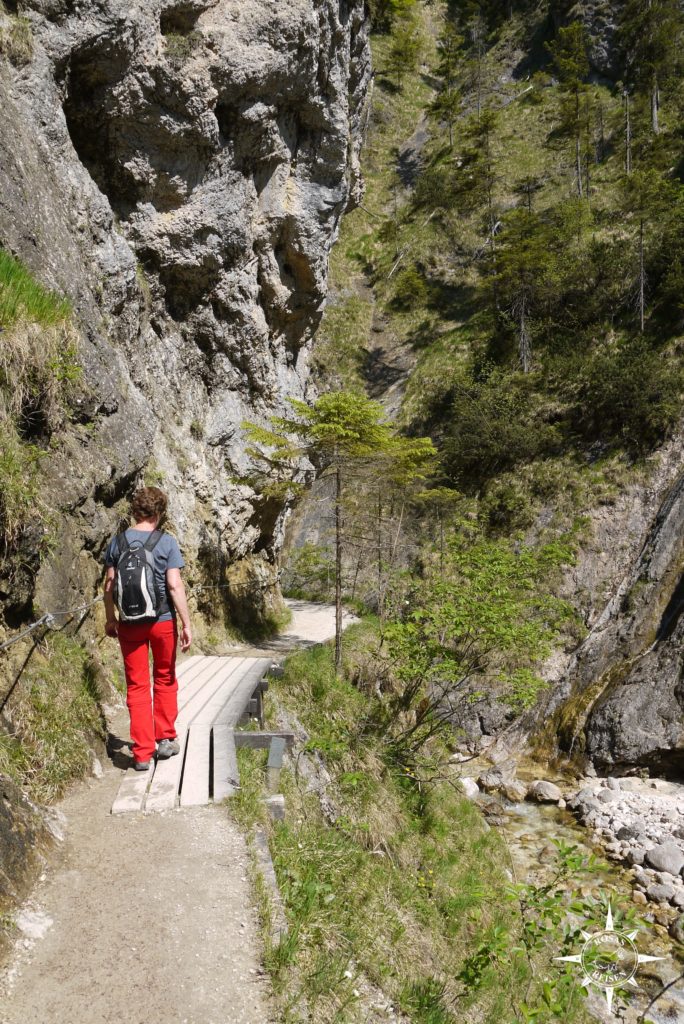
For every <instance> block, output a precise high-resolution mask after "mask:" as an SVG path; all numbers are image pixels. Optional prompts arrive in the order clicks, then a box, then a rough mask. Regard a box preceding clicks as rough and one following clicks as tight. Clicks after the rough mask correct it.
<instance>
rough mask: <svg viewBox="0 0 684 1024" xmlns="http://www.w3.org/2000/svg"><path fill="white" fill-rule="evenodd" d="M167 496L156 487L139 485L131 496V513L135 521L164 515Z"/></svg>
mask: <svg viewBox="0 0 684 1024" xmlns="http://www.w3.org/2000/svg"><path fill="white" fill-rule="evenodd" d="M167 505H168V498H167V497H166V495H165V494H164V492H163V491H160V490H159V488H158V487H140V488H139V489H138V490H137V491H136V492H135V494H134V495H133V497H132V498H131V515H132V516H133V518H134V520H135V521H136V522H140V520H141V519H158V520H159V521H160V522H161V520H162V519H163V518H164V516H165V515H166V506H167Z"/></svg>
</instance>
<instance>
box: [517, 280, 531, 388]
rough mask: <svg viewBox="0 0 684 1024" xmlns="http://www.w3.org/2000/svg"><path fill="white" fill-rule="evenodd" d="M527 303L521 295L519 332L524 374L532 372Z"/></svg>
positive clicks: (521, 363) (521, 362)
mask: <svg viewBox="0 0 684 1024" xmlns="http://www.w3.org/2000/svg"><path fill="white" fill-rule="evenodd" d="M526 307H527V303H526V300H525V295H524V293H523V295H521V297H520V302H519V307H518V308H519V317H520V319H519V331H518V345H519V354H520V365H521V367H522V372H523V373H529V372H530V362H531V358H530V335H529V332H528V330H527V318H526V313H527V308H526Z"/></svg>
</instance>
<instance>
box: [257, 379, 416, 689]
mask: <svg viewBox="0 0 684 1024" xmlns="http://www.w3.org/2000/svg"><path fill="white" fill-rule="evenodd" d="M290 404H291V405H292V408H293V411H294V413H295V416H294V418H287V417H282V416H274V417H271V428H270V429H269V428H265V427H262V426H259V425H258V424H255V423H249V422H245V423H243V424H242V426H243V429H245V431H246V432H247V435H248V437H249V438H250V440H251V441H253V442H255V443H256V445H257V446H258V447H251V448H250V449H248V454H249V455H251V456H252V457H253V458H254V459H256V460H257V461H259V462H266V464H267V465H268V466H269V468H270V470H271V471H272V472H273V473H274V474H275V475H277V476H279V477H280V478H281V479H282V478H283V477H285V478H287V477H288V476H289V477H290V478H293V477H294V476H295V475H296V473H297V467H298V463H299V462H300V461H301V459H302V458H303V457H306V458H308V459H310V460H311V461H312V462H313V463H314V464H315V465H316V466H317V467H318V468H320V470H321V473H322V475H328V476H332V478H333V480H334V498H333V507H334V519H335V671H336V672H337V673H339V672H340V670H341V666H342V563H343V552H344V545H345V522H344V516H345V489H346V486H347V483H348V482H349V481H350V480H351V479H352V478H354V476H355V475H356V474H358V472H359V471H360V470H361V469H366V470H367V469H368V468H369V467H372V466H375V467H376V471H377V472H378V474H380V473H382V472H384V473H385V474H387V473H388V471H389V472H392V473H398V474H400V476H401V474H404V475H406V474H408V475H409V476H410V475H411V473H414V474H415V475H416V476H419V475H420V473H421V469H420V468H419V467H420V466H421V465H425V464H426V463H428V462H429V461H430V460H431V459H432V458H433V457H434V454H435V452H434V448H433V446H432V442H431V441H430V440H429V439H428V438H412V439H408V440H407V439H405V438H401V437H400V436H398V435H397V434H396V432H395V430H394V428H393V427H392V425H391V424H390V423H388V422H387V421H386V420H385V418H384V410H383V408H382V406H381V405H380V403H379V402H374V401H372V400H371V399H370V398H368V397H367V396H366V395H364V394H360V393H358V392H354V391H336V392H327V393H326V394H323V395H321V396H320V397H319V398H318V400H317V401H316V402H315V403H314V404H313V405H309V404H307V403H306V402H303V401H301V400H299V399H294V398H291V399H290ZM411 467H412V468H411Z"/></svg>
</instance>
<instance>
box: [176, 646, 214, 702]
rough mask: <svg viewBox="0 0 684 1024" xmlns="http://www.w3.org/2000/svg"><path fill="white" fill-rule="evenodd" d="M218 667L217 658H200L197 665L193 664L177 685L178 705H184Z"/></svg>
mask: <svg viewBox="0 0 684 1024" xmlns="http://www.w3.org/2000/svg"><path fill="white" fill-rule="evenodd" d="M219 668H220V664H219V658H217V657H210V658H202V660H201V661H200V662H199V664H198V665H193V666H192V668H191V669H190V675H189V676H185V677H183V679H182V680H181V682H180V683H179V685H178V706H179V707H180V708H182V707H184V706H185V705H186V704H187V703H188V701H189V700H192V698H193V697H194V696H195V694H196V693H198V691H199V690H201V689H202V687H203V686H204V685H205V684H206V682H207V680H208V679H210V678H211V676H212V675H213V674H214V673H215V672H216V671H218V669H219Z"/></svg>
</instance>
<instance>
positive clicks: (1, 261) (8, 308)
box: [0, 249, 71, 330]
mask: <svg viewBox="0 0 684 1024" xmlns="http://www.w3.org/2000/svg"><path fill="white" fill-rule="evenodd" d="M70 315H71V304H70V303H69V301H68V299H65V298H63V297H62V296H59V295H57V294H56V293H55V292H52V291H49V290H48V289H47V288H44V287H43V286H42V285H41V284H39V283H38V281H36V280H35V278H34V277H33V276H32V275H31V273H30V272H29V271H28V270H27V269H26V267H25V266H24V264H23V263H21V262H20V261H19V260H17V259H15V258H14V256H11V255H10V253H8V252H6V251H5V250H3V249H0V326H1V327H3V328H4V329H5V330H6V329H7V328H8V327H12V326H13V325H14V324H16V323H18V322H19V321H23V322H29V323H35V324H40V326H41V327H54V325H55V324H58V323H63V322H64V321H65V320H67V319H68V318H69V316H70Z"/></svg>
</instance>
